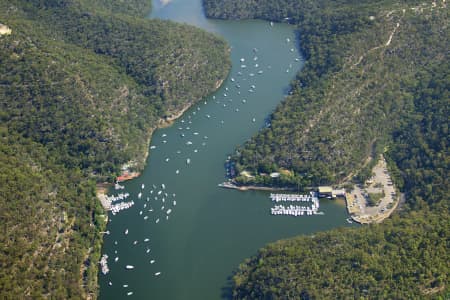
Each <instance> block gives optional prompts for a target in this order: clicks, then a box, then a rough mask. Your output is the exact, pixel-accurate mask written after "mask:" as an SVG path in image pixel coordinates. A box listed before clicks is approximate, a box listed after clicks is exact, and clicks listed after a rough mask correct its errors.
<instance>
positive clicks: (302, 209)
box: [270, 192, 322, 217]
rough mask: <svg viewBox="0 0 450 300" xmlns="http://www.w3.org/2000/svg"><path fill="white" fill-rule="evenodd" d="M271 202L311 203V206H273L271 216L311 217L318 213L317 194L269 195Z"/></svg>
mask: <svg viewBox="0 0 450 300" xmlns="http://www.w3.org/2000/svg"><path fill="white" fill-rule="evenodd" d="M270 199H271V200H272V202H276V203H278V202H311V206H300V205H292V204H291V205H289V206H284V205H275V206H274V207H272V208H271V209H270V213H271V214H272V215H276V216H279V215H284V216H295V217H297V216H303V215H305V216H312V215H317V214H320V215H322V213H319V206H320V204H319V194H318V193H317V192H310V193H309V194H306V195H301V194H274V193H271V194H270Z"/></svg>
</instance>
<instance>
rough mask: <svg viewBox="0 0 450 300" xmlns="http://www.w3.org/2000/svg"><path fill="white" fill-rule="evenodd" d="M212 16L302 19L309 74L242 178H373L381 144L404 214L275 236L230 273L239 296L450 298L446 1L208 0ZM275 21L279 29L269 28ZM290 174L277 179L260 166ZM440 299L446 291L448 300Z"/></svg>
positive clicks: (244, 160)
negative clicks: (371, 165) (373, 159)
mask: <svg viewBox="0 0 450 300" xmlns="http://www.w3.org/2000/svg"><path fill="white" fill-rule="evenodd" d="M205 10H206V12H207V15H209V16H210V17H216V18H235V19H241V18H262V19H267V20H272V21H282V22H289V23H291V24H294V25H295V26H296V28H297V30H298V32H299V41H300V43H299V47H300V50H301V52H302V53H303V55H304V56H305V58H306V64H305V67H304V69H303V70H302V71H301V72H300V73H299V74H298V75H297V77H296V79H295V80H294V81H293V82H292V90H291V94H290V95H289V96H288V97H287V99H286V100H284V101H283V102H282V103H281V104H280V105H279V106H278V107H277V109H276V110H275V111H274V113H273V114H272V115H271V117H270V127H269V128H265V129H262V130H261V131H260V132H259V133H258V134H257V135H256V136H254V137H253V138H252V139H251V140H249V141H248V142H247V143H246V144H244V145H242V146H241V147H239V148H238V149H237V153H236V155H235V156H234V158H233V159H234V160H235V162H236V165H237V169H238V171H242V170H247V171H251V172H253V173H254V174H259V175H258V176H256V179H255V180H252V181H249V179H247V178H245V177H238V178H236V181H237V182H240V183H243V184H248V183H253V184H254V183H256V184H265V185H295V186H309V185H315V184H322V183H333V184H334V183H338V182H340V181H344V180H348V179H351V178H352V177H354V176H356V175H358V173H359V177H360V178H361V179H363V178H364V177H365V176H367V174H370V172H368V169H367V168H363V167H362V165H363V162H364V161H366V158H367V157H368V156H369V155H370V154H372V155H376V154H377V153H380V152H382V151H383V152H385V156H386V158H387V160H388V163H389V168H390V170H391V172H392V175H393V177H394V181H395V183H396V185H397V186H398V187H399V188H400V189H401V190H402V191H403V192H405V196H406V204H405V206H404V207H403V210H402V212H401V213H398V214H397V215H395V216H393V217H392V218H391V219H389V220H387V221H385V223H383V224H377V225H371V226H367V227H363V228H358V229H337V230H333V231H330V232H325V233H319V234H316V235H314V236H309V237H297V238H294V239H289V240H283V241H279V242H276V243H273V244H270V245H268V246H266V247H264V248H263V249H261V250H260V251H259V252H258V253H257V254H256V255H255V256H254V257H252V258H251V259H249V260H247V261H246V262H244V263H243V264H242V265H241V266H240V267H239V269H238V270H237V272H236V274H235V275H234V278H233V283H234V286H233V295H234V297H235V298H238V299H242V298H245V299H255V298H257V299H278V298H281V299H294V298H295V299H298V298H300V299H323V298H336V297H337V298H395V299H414V298H428V297H444V298H445V297H448V296H449V293H450V288H449V284H450V278H449V277H448V274H449V273H450V263H449V261H450V253H449V251H448V249H449V247H450V228H449V224H450V220H449V208H450V207H449V197H448V191H449V190H450V185H449V182H448V173H449V169H450V168H449V163H450V157H449V153H448V146H449V145H448V143H449V140H448V116H449V107H450V97H449V95H450V93H449V87H450V76H449V69H450V68H449V67H450V65H449V57H448V48H449V46H450V43H449V32H448V19H449V16H448V15H449V10H448V8H447V6H446V4H445V2H443V1H437V2H435V3H432V2H418V1H417V2H415V1H388V0H385V1H351V0H341V1H327V0H319V1H308V0H280V1H264V0H261V1H250V0H248V1H237V0H226V1H216V0H205ZM275 26H276V25H275ZM280 169H288V170H290V171H291V172H290V173H288V172H285V174H291V175H284V176H282V177H281V178H280V179H275V180H272V179H270V178H269V177H268V176H264V175H262V173H268V172H273V171H277V170H280ZM444 295H446V296H444Z"/></svg>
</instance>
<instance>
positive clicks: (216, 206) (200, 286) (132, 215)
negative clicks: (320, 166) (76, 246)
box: [99, 0, 348, 299]
mask: <svg viewBox="0 0 450 300" xmlns="http://www.w3.org/2000/svg"><path fill="white" fill-rule="evenodd" d="M153 7H154V10H153V14H152V15H151V16H150V17H152V18H153V17H154V18H163V19H171V20H174V21H180V22H186V23H190V24H193V25H196V26H199V27H201V28H204V29H206V30H208V31H211V32H214V33H217V34H219V35H221V36H223V37H224V38H225V39H226V40H227V41H228V43H229V44H230V46H231V47H232V51H231V57H232V61H233V67H232V70H231V72H230V75H229V78H228V79H227V80H226V81H225V82H224V84H223V85H222V87H221V88H220V89H219V90H218V91H217V92H216V93H215V94H214V95H210V96H209V97H207V98H206V99H204V100H202V101H201V102H200V103H199V104H197V105H196V106H194V107H192V108H191V109H190V110H189V111H188V112H186V113H185V114H184V115H183V117H182V118H180V119H179V120H177V121H176V122H175V124H174V125H173V126H172V127H170V128H166V129H162V130H158V131H156V132H155V134H154V136H153V139H152V143H151V144H152V145H153V146H156V148H155V149H152V150H150V156H149V158H148V162H147V168H146V169H145V170H144V172H143V174H142V176H141V177H140V178H138V179H136V180H133V181H131V182H127V183H126V184H125V190H123V191H120V192H129V193H130V194H131V197H130V198H129V199H132V200H134V201H135V203H136V204H135V205H134V206H133V207H132V208H130V209H128V210H126V211H122V212H120V213H119V214H117V215H115V216H111V222H110V223H109V225H108V230H109V231H110V232H111V234H110V235H105V238H104V249H103V253H106V254H108V256H109V260H108V262H109V267H110V270H111V271H110V273H109V274H107V275H102V274H100V275H99V276H100V285H101V293H100V298H101V299H122V298H125V297H127V293H128V292H133V295H132V296H129V298H135V299H220V298H226V297H227V286H228V278H229V276H230V275H231V274H232V272H233V270H234V269H235V268H236V267H237V266H238V265H239V263H241V262H242V261H243V260H244V259H245V258H246V257H249V256H251V255H253V254H255V253H256V251H257V250H258V248H260V247H262V246H264V245H265V244H267V243H269V242H272V241H276V240H278V239H283V238H288V237H292V236H295V235H299V234H310V233H312V232H316V231H320V230H326V229H330V228H333V227H337V226H347V225H348V224H347V223H346V220H345V219H346V217H347V215H346V210H345V207H344V206H343V205H342V204H338V203H336V202H333V201H329V200H321V203H320V205H321V208H320V210H321V211H323V212H324V213H325V215H317V216H303V217H288V216H271V215H270V207H272V203H271V202H270V199H269V197H268V196H269V193H267V192H255V191H248V192H239V191H235V190H227V189H222V188H219V187H218V186H217V184H218V183H221V182H223V181H224V180H225V170H224V162H225V160H226V157H227V156H228V154H230V153H231V152H232V151H233V149H234V148H235V147H236V146H237V145H239V144H242V143H243V142H244V141H245V140H247V139H248V138H249V137H251V136H252V135H253V134H254V133H255V132H257V131H258V129H260V128H261V127H263V126H264V123H265V122H264V120H265V118H266V117H267V116H268V115H269V114H270V113H271V112H272V111H273V110H274V108H275V107H276V105H277V104H278V103H279V102H280V101H282V99H283V97H284V96H285V94H286V92H287V88H288V85H289V82H290V80H291V79H292V78H293V77H294V76H295V73H296V72H298V70H299V69H300V68H301V66H302V61H301V59H300V56H299V53H298V50H297V48H296V47H295V45H296V43H298V41H297V40H296V37H295V33H294V31H293V28H292V27H290V26H287V25H281V24H275V25H274V26H273V27H271V26H270V25H269V23H267V22H262V21H239V22H234V21H214V20H207V19H206V18H205V17H204V15H203V11H202V7H201V0H174V1H172V2H171V3H169V4H168V5H166V6H162V5H161V4H160V3H159V2H155V3H154V5H153ZM287 39H289V40H290V41H289V42H288V41H287ZM254 48H256V49H257V51H256V52H255V50H254ZM255 57H257V59H256V60H255ZM241 58H244V59H245V61H244V62H241V61H240V60H241ZM296 59H297V60H296ZM242 64H245V65H246V68H242V67H241V65H242ZM255 64H258V66H255ZM258 71H263V72H262V74H258ZM238 72H241V73H242V75H239V74H238ZM250 74H254V76H251V75H250ZM233 79H234V81H233ZM237 84H239V85H240V88H237V87H236V85H237ZM252 85H254V86H255V87H254V88H252ZM227 89H228V90H227ZM249 90H253V92H249ZM238 92H240V94H238ZM224 94H226V96H224ZM244 99H245V100H246V101H245V102H244V101H243V100H244ZM197 133H198V134H197ZM182 134H184V137H182V136H181V135H182ZM188 142H191V143H192V144H189V145H188V144H187V143H188ZM188 158H189V159H190V164H187V159H188ZM177 170H178V174H177ZM142 184H145V188H144V189H142V188H141V185H142ZM162 184H164V185H165V187H166V189H163V188H162V187H161V185H162ZM153 185H154V186H156V188H154V187H153ZM151 191H153V193H151ZM159 191H161V194H160V195H158V192H159ZM111 192H112V193H118V192H116V191H111ZM139 192H142V194H143V195H142V198H141V199H138V196H137V195H138V193H139ZM166 193H167V196H166V195H165V194H166ZM173 194H175V196H174V195H173ZM147 197H148V198H149V200H148V201H147ZM155 197H156V199H155ZM163 198H164V200H163ZM163 201H164V202H163ZM174 201H176V205H174V204H175V203H174ZM144 206H145V208H144ZM162 207H164V208H163V210H162ZM168 209H171V213H170V214H169V219H167V218H166V216H167V210H168ZM149 210H152V211H149ZM141 211H142V213H141ZM157 219H159V222H158V223H156V221H157ZM126 229H128V231H129V233H128V234H127V235H125V234H124V232H125V230H126ZM146 238H148V239H149V241H148V242H144V240H145V239H146ZM135 241H137V243H136V244H135ZM115 257H118V258H119V260H118V261H117V262H115V261H114V259H115ZM152 260H154V263H151V261H152ZM126 265H133V266H134V267H135V268H134V269H133V270H126V269H125V266H126ZM156 272H161V274H160V275H159V276H155V273H156ZM109 282H111V285H109ZM123 285H128V287H124V286H123ZM127 298H128V297H127Z"/></svg>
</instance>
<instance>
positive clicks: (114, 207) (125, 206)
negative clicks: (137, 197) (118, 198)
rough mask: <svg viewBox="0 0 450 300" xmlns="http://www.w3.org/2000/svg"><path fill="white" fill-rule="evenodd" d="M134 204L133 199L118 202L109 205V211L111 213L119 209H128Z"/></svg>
mask: <svg viewBox="0 0 450 300" xmlns="http://www.w3.org/2000/svg"><path fill="white" fill-rule="evenodd" d="M133 205H134V201H130V202H120V203H118V204H114V205H111V212H112V214H113V215H115V214H116V213H118V212H120V211H121V210H125V209H128V208H130V207H132V206H133Z"/></svg>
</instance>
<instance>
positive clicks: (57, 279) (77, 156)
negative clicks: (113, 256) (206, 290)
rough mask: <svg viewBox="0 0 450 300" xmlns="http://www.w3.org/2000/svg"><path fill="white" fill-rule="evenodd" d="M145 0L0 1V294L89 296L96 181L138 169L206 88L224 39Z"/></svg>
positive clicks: (93, 274)
mask: <svg viewBox="0 0 450 300" xmlns="http://www.w3.org/2000/svg"><path fill="white" fill-rule="evenodd" d="M150 4H151V3H150V1H144V0H133V1H126V2H124V1H119V0H113V1H103V0H98V1H85V0H52V1H39V0H36V1H24V0H13V1H0V23H2V24H6V25H7V26H8V27H9V28H11V30H12V34H11V35H0V105H1V109H0V120H1V123H0V138H1V140H2V141H1V143H0V174H1V175H0V176H1V181H0V182H1V183H0V218H1V220H2V222H1V223H2V225H1V226H2V235H1V237H0V296H1V298H5V299H21V298H40V297H51V298H56V299H73V298H86V297H88V295H89V297H95V296H96V294H97V270H98V268H97V266H98V264H97V262H98V260H99V256H100V247H101V234H100V231H102V230H103V229H104V227H105V219H104V218H105V217H104V212H103V209H102V208H101V207H100V204H99V202H98V200H97V199H96V194H95V193H96V187H95V185H96V183H97V182H103V181H105V180H107V181H109V182H112V179H113V178H115V176H117V174H118V173H119V172H120V167H121V165H122V164H124V163H127V162H129V161H133V162H135V168H138V169H139V168H142V167H143V164H144V158H145V152H146V151H147V148H148V141H149V139H150V136H151V133H152V130H153V129H154V128H155V127H157V126H158V124H159V121H160V120H161V119H164V118H167V117H169V116H171V115H172V114H173V113H174V112H177V111H179V110H180V109H182V108H184V107H185V106H186V105H189V104H192V103H194V102H195V101H197V100H199V99H200V98H201V97H203V96H205V95H206V94H208V93H210V92H212V91H213V90H214V89H215V88H216V85H217V82H218V81H220V80H221V79H223V78H224V77H225V76H226V74H227V72H228V69H229V66H230V62H229V58H228V56H229V55H228V46H227V45H226V43H225V42H224V40H222V39H221V38H218V37H216V36H213V35H211V34H207V33H205V32H203V31H201V30H199V29H196V28H194V27H191V26H187V25H178V24H175V23H172V22H167V21H156V20H146V19H143V18H142V17H143V16H145V15H147V14H148V12H149V9H150Z"/></svg>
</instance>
